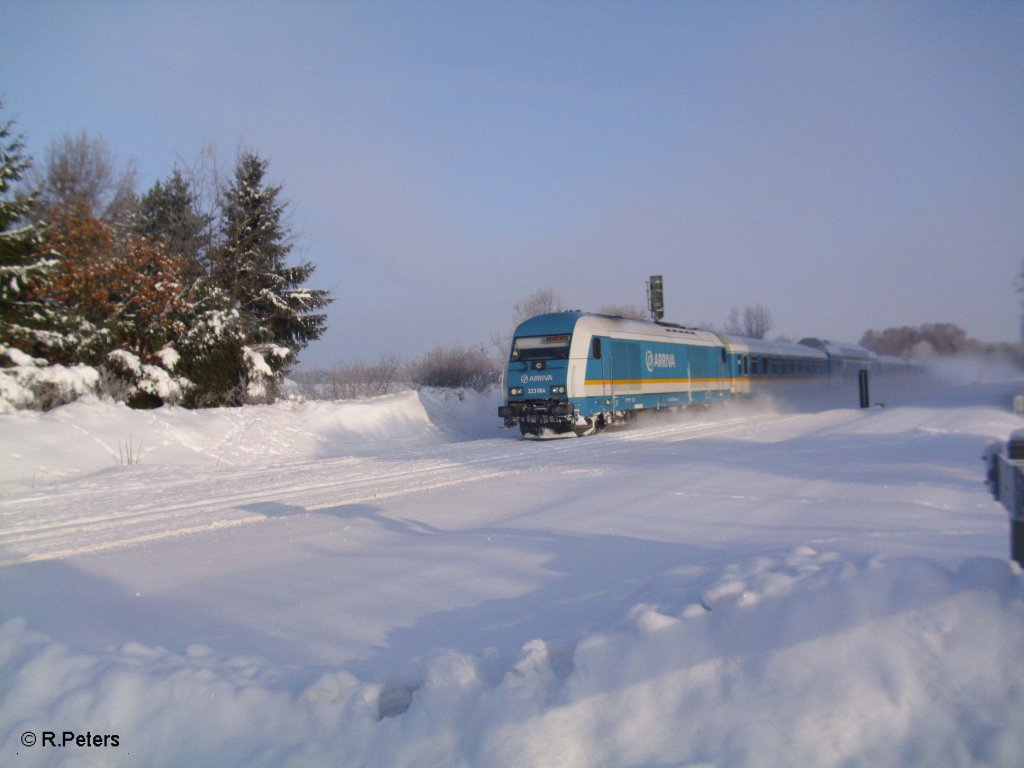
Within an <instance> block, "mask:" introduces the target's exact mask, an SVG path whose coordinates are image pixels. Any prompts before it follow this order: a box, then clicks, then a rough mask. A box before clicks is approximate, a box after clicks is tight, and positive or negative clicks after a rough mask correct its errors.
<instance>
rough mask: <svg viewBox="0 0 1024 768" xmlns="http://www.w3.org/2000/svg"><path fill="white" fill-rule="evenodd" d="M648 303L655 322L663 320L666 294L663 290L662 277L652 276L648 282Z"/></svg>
mask: <svg viewBox="0 0 1024 768" xmlns="http://www.w3.org/2000/svg"><path fill="white" fill-rule="evenodd" d="M647 302H648V305H649V306H650V310H651V317H652V318H653V319H654V320H655V321H658V320H661V318H663V317H664V316H665V293H664V291H663V289H662V284H661V275H651V277H650V279H649V280H648V281H647Z"/></svg>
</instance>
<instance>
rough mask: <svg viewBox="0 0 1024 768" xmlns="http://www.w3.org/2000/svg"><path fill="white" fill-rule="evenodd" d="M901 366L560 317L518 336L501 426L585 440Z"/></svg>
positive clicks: (869, 357)
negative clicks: (802, 384) (660, 417)
mask: <svg viewBox="0 0 1024 768" xmlns="http://www.w3.org/2000/svg"><path fill="white" fill-rule="evenodd" d="M903 366H905V363H904V362H903V361H902V360H900V359H898V358H885V357H882V356H879V355H876V354H875V353H874V352H871V351H870V350H867V349H865V348H863V347H861V346H858V345H856V344H849V343H842V342H834V341H829V340H825V339H818V338H806V339H802V340H801V341H800V342H799V343H791V342H781V341H765V340H762V339H749V338H743V337H740V336H733V335H729V334H722V333H716V332H713V331H706V330H700V329H697V328H688V327H686V326H682V325H676V324H673V323H668V322H662V321H656V322H655V321H644V320H634V319H630V318H624V317H618V316H612V315H602V314H596V313H589V312H581V311H567V312H553V313H548V314H542V315H537V316H536V317H531V318H529V319H528V320H525V321H524V322H522V323H521V324H520V325H519V326H518V327H517V328H516V329H515V332H514V334H513V337H512V342H511V346H510V349H509V356H508V365H507V367H506V370H505V375H504V384H503V386H504V388H505V402H504V404H503V405H501V406H499V407H498V416H499V418H502V419H504V424H505V426H506V427H509V428H511V427H515V426H518V427H519V429H520V431H521V432H522V434H523V435H524V436H540V435H543V434H549V433H550V434H570V433H573V434H576V435H579V436H583V435H589V434H593V433H594V432H597V431H599V430H600V429H602V428H604V427H607V426H610V425H612V424H618V423H624V422H628V421H630V420H632V419H634V418H635V417H636V416H637V415H638V414H639V413H641V412H644V411H661V410H666V409H672V410H674V409H680V408H686V407H690V406H697V405H711V404H713V403H719V402H723V401H726V400H729V399H731V398H736V397H743V396H749V395H751V394H754V393H756V392H758V391H760V390H764V389H770V388H771V387H773V386H778V385H779V384H782V383H789V382H794V381H808V382H810V381H815V380H834V379H837V378H848V377H857V376H859V374H860V371H869V372H876V373H885V372H889V371H893V370H899V369H901V368H902V367H903Z"/></svg>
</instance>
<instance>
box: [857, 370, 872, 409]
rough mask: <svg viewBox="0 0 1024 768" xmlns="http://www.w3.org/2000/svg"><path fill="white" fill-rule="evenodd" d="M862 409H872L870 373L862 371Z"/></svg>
mask: <svg viewBox="0 0 1024 768" xmlns="http://www.w3.org/2000/svg"><path fill="white" fill-rule="evenodd" d="M859 378H860V407H861V408H870V407H871V393H870V391H869V389H868V372H867V371H865V370H862V371H861V372H860V377H859Z"/></svg>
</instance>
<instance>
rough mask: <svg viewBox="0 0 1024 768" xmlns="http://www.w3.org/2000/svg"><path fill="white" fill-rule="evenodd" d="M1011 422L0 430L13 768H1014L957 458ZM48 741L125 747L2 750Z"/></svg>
mask: <svg viewBox="0 0 1024 768" xmlns="http://www.w3.org/2000/svg"><path fill="white" fill-rule="evenodd" d="M1018 389H1019V388H1018V385H1017V384H1015V383H1011V384H1008V385H1007V384H1000V385H972V386H970V387H967V388H963V389H957V390H953V391H947V392H944V393H941V394H938V395H930V396H929V397H928V398H926V399H923V400H919V401H918V402H915V403H912V404H909V405H906V406H900V407H892V408H887V409H875V410H870V411H857V410H841V409H840V410H832V411H827V412H822V413H787V414H780V413H771V412H766V411H764V410H763V409H753V410H750V409H745V408H742V407H741V408H724V409H721V410H717V411H712V412H708V413H705V414H701V415H696V416H695V415H693V414H687V415H683V416H681V417H679V418H676V419H669V420H653V421H651V422H650V423H648V424H646V425H644V426H643V427H642V428H638V429H633V430H626V431H622V432H616V433H607V434H602V435H598V436H596V437H593V438H587V439H583V440H561V441H551V442H548V443H537V442H527V441H520V440H517V439H513V436H510V435H509V434H508V433H500V432H499V431H498V430H497V429H496V426H495V424H494V422H495V421H497V420H496V419H492V415H493V412H494V410H493V406H494V405H495V403H494V401H493V398H487V397H484V396H477V395H474V394H472V393H468V394H464V395H462V396H461V398H460V397H459V396H458V395H455V394H452V393H442V392H434V393H425V394H423V395H419V396H417V395H414V394H405V395H398V396H391V397H387V398H381V399H379V400H376V401H372V402H368V403H358V404H341V405H331V404H294V403H293V404H284V405H280V406H260V407H252V408H244V409H237V410H235V411H230V412H220V411H211V412H189V411H183V410H180V409H173V408H164V409H159V410H158V411H153V412H132V411H128V410H127V409H124V408H120V407H117V406H110V405H105V404H102V403H97V402H79V403H75V404H72V405H69V406H66V407H64V408H60V409H57V410H56V411H54V412H52V413H48V414H6V415H3V416H0V451H2V452H3V453H4V455H5V459H6V458H7V457H10V456H12V454H17V456H14V457H12V458H14V461H13V462H8V461H5V464H4V469H3V471H4V472H5V473H6V475H5V478H4V483H5V485H4V488H5V492H4V496H3V498H2V500H0V514H2V515H3V519H4V521H5V524H4V530H3V531H0V553H2V554H3V555H4V558H3V559H4V560H5V561H6V562H7V563H8V565H6V566H4V567H2V568H0V583H2V585H3V589H2V591H0V679H2V680H3V681H4V685H3V689H2V692H0V755H2V756H3V758H2V759H3V762H4V764H5V765H24V766H35V765H74V766H79V765H82V766H89V765H109V764H112V763H113V764H129V765H130V764H138V765H199V766H203V765H209V766H215V765H216V766H226V765H227V766H230V765H238V766H242V765H245V766H251V765H264V766H279V765H281V766H321V765H332V766H334V765H352V766H365V765H381V766H385V765H386V766H403V765H408V766H412V765H417V766H419V765H443V766H550V765H558V766H652V767H660V766H668V765H671V766H711V765H714V766H722V767H725V766H730V767H731V766H792V765H815V766H872V767H874V766H906V765H921V766H982V765H990V766H1005V765H1012V764H1016V762H1018V761H1019V760H1018V758H1019V756H1020V755H1021V754H1024V731H1022V730H1021V729H1020V728H1019V723H1020V722H1021V720H1022V717H1024V665H1021V664H1020V654H1021V652H1022V649H1024V577H1022V574H1021V571H1020V569H1019V568H1017V567H1016V566H1015V565H1012V564H1010V563H1009V562H1008V561H1007V560H1006V559H1005V557H1004V554H1005V552H1006V550H1007V540H1006V539H1007V525H1006V518H1005V513H1004V512H1003V511H1002V510H1001V508H1000V507H998V505H996V504H995V503H994V502H992V501H991V499H989V498H988V497H987V494H986V491H985V489H984V486H983V484H982V479H983V478H982V466H981V462H980V461H979V460H978V457H979V456H980V454H981V448H982V447H983V445H984V444H985V442H986V441H987V440H991V439H1004V438H1005V437H1006V435H1007V434H1009V432H1010V431H1012V430H1013V429H1015V428H1018V427H1020V426H1021V419H1020V417H1019V416H1016V415H1014V414H1013V413H1012V412H1011V411H1010V409H1009V403H1010V399H1011V398H1012V395H1013V394H1015V393H1017V392H1018ZM126 434H132V435H134V436H135V439H137V440H138V441H139V442H140V443H141V444H142V449H141V451H139V457H140V463H137V464H129V465H125V464H122V463H119V462H117V461H116V460H115V457H114V453H115V451H116V447H117V442H118V441H119V440H121V439H123V436H124V435H126ZM488 435H489V436H488ZM33 475H34V480H33ZM229 522H233V523H234V524H233V525H232V526H230V527H226V524H227V523H229ZM136 533H139V534H140V535H137V536H136ZM68 542H73V543H74V544H75V545H76V546H77V550H74V551H77V552H79V554H74V555H72V554H69V552H70V551H72V549H71V547H70V545H69V544H68ZM62 553H64V554H62ZM65 731H67V732H68V733H72V734H75V735H83V734H89V735H90V737H102V736H108V737H109V736H113V735H116V736H117V737H118V738H117V742H118V744H117V746H116V747H113V746H110V742H109V739H108V742H107V743H108V745H107V746H105V747H97V748H86V747H77V746H69V747H66V748H57V747H49V746H42V745H41V744H40V743H38V741H37V743H35V744H33V745H30V746H29V745H27V742H25V741H23V738H24V735H25V734H30V735H31V736H32V737H33V738H35V739H37V740H38V739H40V738H41V735H42V734H43V733H45V732H52V733H54V734H55V736H56V738H58V739H59V738H61V736H62V735H63V734H64V732H65ZM30 741H31V739H30Z"/></svg>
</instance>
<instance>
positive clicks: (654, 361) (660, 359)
mask: <svg viewBox="0 0 1024 768" xmlns="http://www.w3.org/2000/svg"><path fill="white" fill-rule="evenodd" d="M675 367H676V356H675V355H673V354H670V353H664V352H659V353H657V354H655V353H654V352H651V350H647V370H648V371H651V372H652V373H653V372H654V369H655V368H675Z"/></svg>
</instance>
